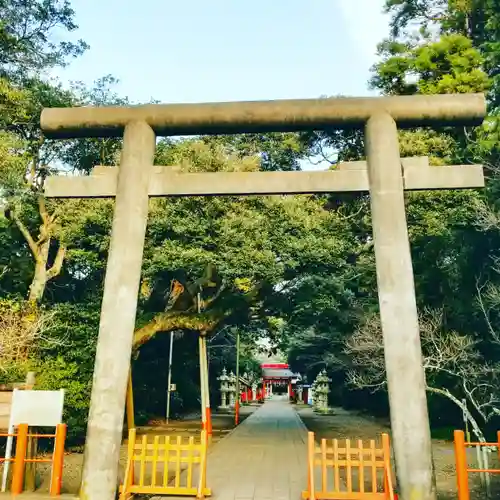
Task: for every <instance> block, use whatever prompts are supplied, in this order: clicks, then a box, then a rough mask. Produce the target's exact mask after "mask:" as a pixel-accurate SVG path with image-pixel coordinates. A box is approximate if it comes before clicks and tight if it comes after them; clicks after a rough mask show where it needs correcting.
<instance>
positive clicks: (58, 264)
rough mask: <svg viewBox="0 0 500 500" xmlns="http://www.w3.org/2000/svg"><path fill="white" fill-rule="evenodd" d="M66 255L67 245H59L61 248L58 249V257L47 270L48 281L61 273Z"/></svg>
mask: <svg viewBox="0 0 500 500" xmlns="http://www.w3.org/2000/svg"><path fill="white" fill-rule="evenodd" d="M65 256H66V246H65V245H59V248H58V249H57V254H56V257H55V259H54V264H53V265H52V267H51V268H50V269H49V270H48V271H47V281H48V280H50V279H52V278H54V277H56V276H58V275H59V273H60V272H61V269H62V265H63V262H64V257H65Z"/></svg>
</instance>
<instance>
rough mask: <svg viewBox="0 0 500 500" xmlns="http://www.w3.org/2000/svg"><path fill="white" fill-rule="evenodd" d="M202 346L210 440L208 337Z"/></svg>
mask: <svg viewBox="0 0 500 500" xmlns="http://www.w3.org/2000/svg"><path fill="white" fill-rule="evenodd" d="M202 347H203V371H204V373H205V376H204V382H205V383H204V384H203V390H204V391H205V417H206V419H207V436H208V440H209V441H210V440H211V439H212V410H211V408H210V384H209V379H208V351H207V338H206V337H205V336H203V337H202Z"/></svg>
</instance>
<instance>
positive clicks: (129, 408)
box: [125, 366, 135, 430]
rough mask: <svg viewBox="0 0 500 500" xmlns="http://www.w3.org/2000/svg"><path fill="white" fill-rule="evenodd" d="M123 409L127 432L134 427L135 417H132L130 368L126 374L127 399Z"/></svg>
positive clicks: (132, 390) (132, 401) (132, 393)
mask: <svg viewBox="0 0 500 500" xmlns="http://www.w3.org/2000/svg"><path fill="white" fill-rule="evenodd" d="M125 408H126V413H127V427H128V430H130V429H133V428H134V427H135V415H134V389H133V387H132V366H131V367H130V371H129V374H128V384H127V399H126V400H125Z"/></svg>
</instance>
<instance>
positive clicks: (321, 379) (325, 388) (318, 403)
mask: <svg viewBox="0 0 500 500" xmlns="http://www.w3.org/2000/svg"><path fill="white" fill-rule="evenodd" d="M331 381H332V379H331V378H328V375H327V374H326V370H324V369H323V370H322V371H321V372H320V373H319V374H318V376H317V377H316V380H315V381H314V411H317V412H318V413H325V414H326V413H329V409H328V393H329V392H330V387H329V383H330V382H331Z"/></svg>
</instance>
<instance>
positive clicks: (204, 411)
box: [198, 335, 207, 431]
mask: <svg viewBox="0 0 500 500" xmlns="http://www.w3.org/2000/svg"><path fill="white" fill-rule="evenodd" d="M198 352H199V364H200V395H201V429H202V430H203V431H206V430H207V406H206V404H205V370H204V367H203V365H204V363H203V338H202V336H201V335H200V336H199V337H198Z"/></svg>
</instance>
